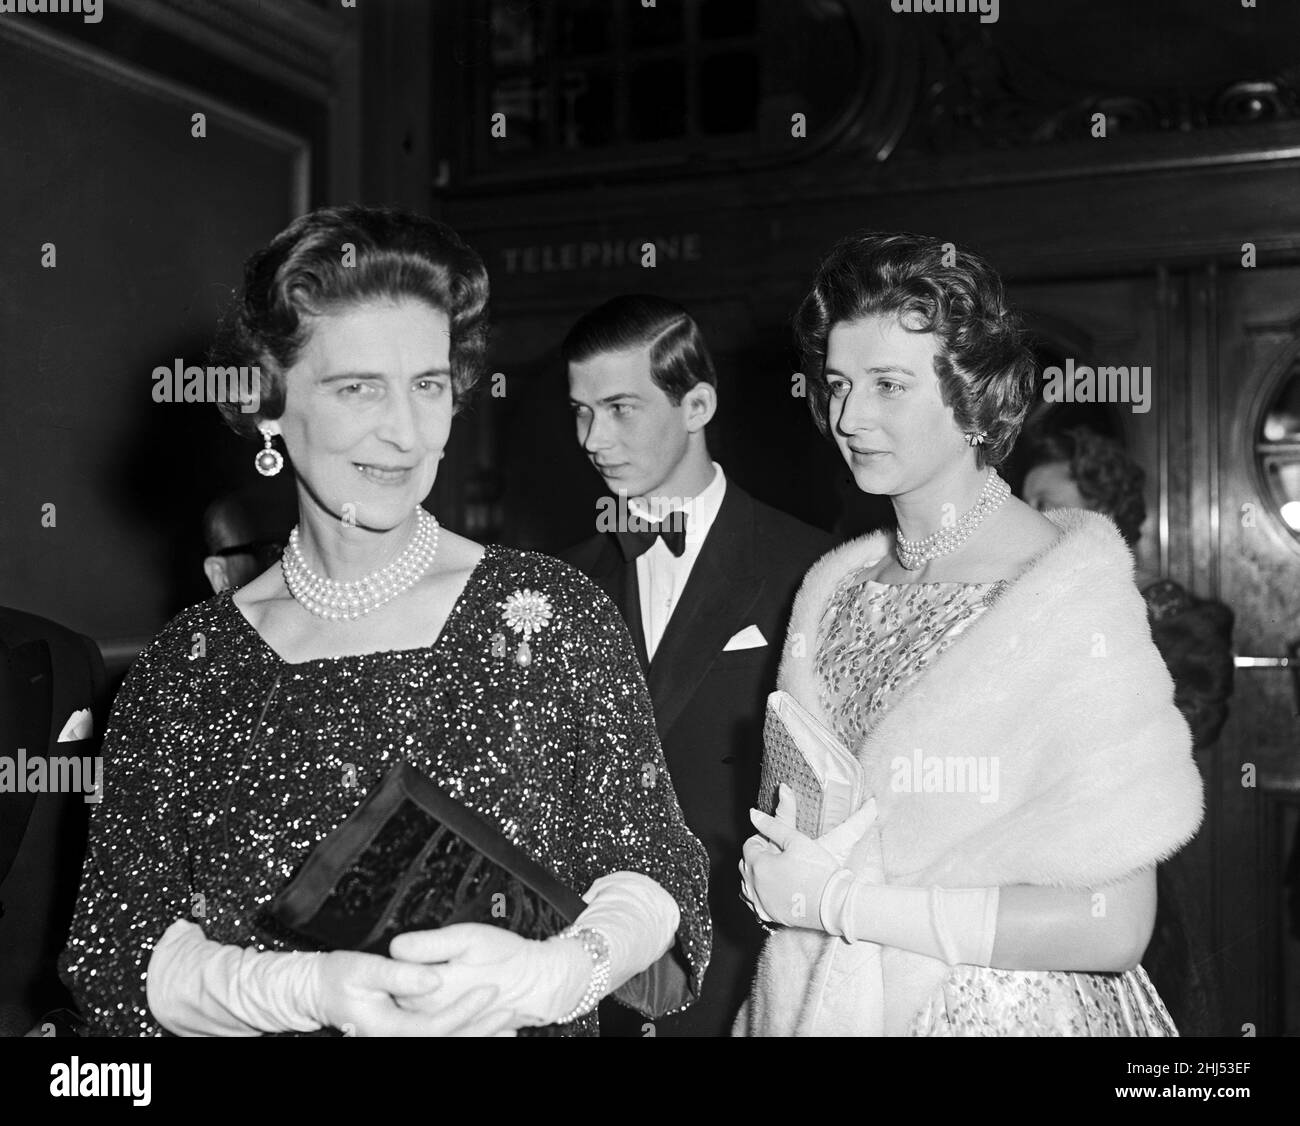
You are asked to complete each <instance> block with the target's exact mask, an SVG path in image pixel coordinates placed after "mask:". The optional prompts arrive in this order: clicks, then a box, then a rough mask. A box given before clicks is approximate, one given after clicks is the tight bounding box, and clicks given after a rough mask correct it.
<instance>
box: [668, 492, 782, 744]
mask: <svg viewBox="0 0 1300 1126" xmlns="http://www.w3.org/2000/svg"><path fill="white" fill-rule="evenodd" d="M756 538H757V537H756V535H755V530H754V508H753V503H752V502H751V501H750V499H749V496H748V494H747V493H744V492H742V491H741V490H740V489H739V488H737V487H736V485H734V484H733V483H731V482H728V483H727V491H726V492H725V493H724V494H723V499H722V507H721V509H720V510H719V512H718V515H717V518H716V519H715V520H714V522H713V527H712V528H710V529H709V534H708V536H707V537H706V538H705V540H704V544H703V546H702V547H701V548H700V554H699V557H698V558H697V559H696V560H695V566H694V567H692V568H691V577H690V578H689V579H688V580H687V582H686V589H685V590H683V591H682V596H681V598H679V599H678V600H677V605H676V606H675V607H674V609H673V613H672V617H671V618H669V620H668V627H667V629H665V630H664V635H663V637H662V639H661V640H660V642H659V647H658V648H657V649H656V650H655V656H654V660H653V661H651V662H650V677H649V683H650V697H651V699H652V700H653V702H654V710H655V721H656V723H657V725H658V727H659V734H660V737H661V738H662V737H663V736H664V735H665V734H666V733H667V731H668V729H669V728H670V727H672V725H673V723H674V721H675V720H676V719H677V717H678V716H679V715H681V713H682V709H683V708H685V707H686V704H687V703H688V702H689V701H690V698H691V696H692V695H694V693H695V690H696V689H697V688H698V687H699V685H700V682H701V681H702V680H703V679H704V677H705V675H706V674H707V673H708V671H709V668H710V666H711V665H712V664H713V662H714V661H715V660H716V659H717V657H718V654H719V653H721V652H722V649H723V647H724V646H725V645H726V644H727V642H728V641H729V640H731V637H732V636H733V635H734V634H735V633H736V632H737V630H740V629H743V628H744V627H745V625H746V624H748V618H749V614H750V611H751V610H752V609H753V607H754V605H755V603H756V602H757V601H758V599H759V595H760V594H761V593H762V590H763V578H762V575H761V573H760V572H759V570H758V568H757V560H758V555H759V553H758V550H757V547H758V545H757V543H756Z"/></svg>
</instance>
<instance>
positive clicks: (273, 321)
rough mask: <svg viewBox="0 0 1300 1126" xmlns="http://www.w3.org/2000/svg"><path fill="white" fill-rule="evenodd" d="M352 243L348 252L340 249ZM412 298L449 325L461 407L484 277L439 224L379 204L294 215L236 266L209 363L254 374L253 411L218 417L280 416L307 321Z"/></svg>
mask: <svg viewBox="0 0 1300 1126" xmlns="http://www.w3.org/2000/svg"><path fill="white" fill-rule="evenodd" d="M348 244H351V248H352V249H349V248H348ZM402 298H414V299H416V300H420V301H424V302H425V303H427V304H428V305H430V306H432V307H433V308H435V309H437V310H439V311H440V312H442V313H445V314H446V316H447V319H448V321H450V324H451V384H452V397H453V402H454V403H455V406H456V410H457V411H459V410H460V409H461V408H462V407H463V406H464V405H465V403H466V402H467V401H468V398H469V396H470V393H471V392H472V391H473V389H474V386H475V384H476V383H477V382H478V380H479V377H480V375H481V373H482V369H483V361H484V354H485V353H486V351H487V336H488V317H487V303H488V277H487V270H486V269H485V268H484V266H483V261H482V259H481V258H479V256H478V254H476V253H475V252H474V250H472V249H471V248H470V247H469V246H467V245H466V244H465V243H464V242H463V241H462V240H461V237H460V236H459V235H458V234H456V232H455V231H453V230H452V229H451V228H450V227H449V226H447V225H446V224H445V223H440V222H438V221H437V220H435V219H429V218H427V217H425V216H423V215H417V214H416V213H415V212H412V211H403V210H398V209H394V208H386V207H363V206H361V205H359V204H348V205H346V206H343V207H322V208H320V209H318V210H316V211H312V212H309V213H308V214H306V215H303V216H301V217H300V218H298V219H295V220H294V221H293V222H292V223H290V224H289V226H287V227H286V228H285V229H284V230H283V231H281V232H280V233H279V234H278V235H276V236H275V238H273V239H272V240H271V242H270V243H269V244H268V245H267V246H265V247H263V248H262V249H261V250H258V251H257V252H256V253H254V254H253V255H252V256H251V257H250V258H249V259H248V261H247V262H245V263H244V286H243V290H242V291H241V293H240V294H239V296H238V297H237V299H236V301H235V303H234V305H233V307H232V308H231V309H230V311H229V313H228V314H227V316H226V318H225V321H224V323H223V325H222V328H221V331H220V332H219V334H218V337H217V343H216V345H215V347H214V349H213V362H214V363H219V364H221V365H232V364H233V365H237V366H252V365H254V364H256V365H257V366H258V367H259V369H260V370H261V376H262V379H261V388H260V390H261V406H260V408H259V410H258V412H257V413H256V414H246V413H244V412H242V411H241V410H240V409H239V404H238V403H222V404H221V413H222V416H223V417H224V418H225V420H226V422H227V423H229V425H230V426H231V428H232V429H233V430H234V431H235V432H236V433H238V434H242V435H245V436H247V437H256V436H257V423H258V421H259V420H261V419H268V418H279V417H280V415H281V414H282V413H283V412H284V394H285V386H284V373H285V372H286V371H287V370H288V369H289V368H291V367H292V366H293V365H294V363H295V362H296V361H297V359H298V356H299V354H300V353H301V351H302V349H303V346H304V345H305V344H306V343H307V339H308V337H309V335H310V332H311V322H310V318H312V317H315V316H320V315H321V314H325V313H331V312H337V311H338V310H340V309H344V308H347V307H348V306H351V305H355V304H357V303H359V302H363V301H368V300H375V299H379V300H390V301H396V300H400V299H402Z"/></svg>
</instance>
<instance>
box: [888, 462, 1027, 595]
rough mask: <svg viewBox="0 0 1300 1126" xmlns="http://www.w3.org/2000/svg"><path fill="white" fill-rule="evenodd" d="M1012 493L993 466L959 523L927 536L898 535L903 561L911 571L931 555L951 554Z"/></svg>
mask: <svg viewBox="0 0 1300 1126" xmlns="http://www.w3.org/2000/svg"><path fill="white" fill-rule="evenodd" d="M1010 495H1011V486H1010V485H1008V484H1007V483H1006V482H1005V481H1004V480H1002V478H1001V477H999V476H998V475H997V473H996V472H994V471H993V470H992V469H990V470H989V475H988V479H987V480H986V481H985V482H984V488H983V489H981V490H980V495H979V499H978V500H977V501H976V502H975V507H974V508H972V509H971V510H970V511H969V512H967V513H966V514H965V515H964V516H962V518H961V519H960V520H958V521H957V522H956V523H955V524H953V525H951V526H949V527H947V528H940V529H939V530H938V531H937V532H935V533H934V534H933V535H930V536H926V537H925V539H923V540H905V539H903V537H902V536H898V537H896V539H895V546H896V548H897V554H898V561H899V563H901V564H902V565H903V567H904V568H906V569H907V570H909V571H917V570H920V569H921V568H922V567H924V566H925V565H926V563H928V562H929V561H930V560H931V559H938V558H939V557H940V556H941V555H948V554H949V553H950V552H954V551H956V550H957V549H958V548H959V547H961V545H962V544H964V543H965V542H966V540H967V539H968V538H969V537H970V534H971V533H972V532H973V531H974V530H975V529H976V528H978V527H979V526H980V524H981V523H982V522H983V521H984V518H985V517H986V516H988V515H989V514H990V513H991V512H996V511H997V510H998V509H999V508H1001V507H1002V504H1003V502H1004V501H1005V500H1006V499H1007V497H1009V496H1010Z"/></svg>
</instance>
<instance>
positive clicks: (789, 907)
mask: <svg viewBox="0 0 1300 1126" xmlns="http://www.w3.org/2000/svg"><path fill="white" fill-rule="evenodd" d="M796 324H797V332H798V335H799V340H800V343H801V345H802V348H803V351H804V353H805V356H806V366H805V369H804V370H805V371H808V372H809V373H811V374H813V376H814V379H813V382H812V388H813V392H814V393H813V394H812V395H811V396H810V402H811V405H812V408H813V413H814V417H815V418H816V420H817V422H818V425H819V426H820V427H821V428H822V430H823V432H824V433H826V434H827V435H828V436H830V437H831V438H832V439H833V440H834V441H835V443H836V445H837V446H838V448H839V450H840V453H841V454H842V456H843V457H844V460H845V462H846V463H847V464H848V466H849V468H850V470H851V471H852V474H853V477H854V480H855V481H856V483H857V485H858V487H859V488H860V489H862V490H863V491H864V492H868V493H875V494H880V495H886V496H888V497H890V498H891V500H892V502H893V507H894V512H895V515H896V517H897V524H898V530H897V534H896V535H892V534H891V535H881V534H877V535H872V536H867V537H865V538H862V539H858V540H854V541H852V542H850V543H848V544H845V545H844V546H842V547H840V548H838V549H836V550H835V551H833V552H831V553H830V554H829V555H827V556H826V557H824V558H823V559H822V560H821V561H820V562H819V563H818V564H817V565H816V566H815V567H814V568H813V569H812V571H810V572H809V574H808V576H807V577H806V578H805V580H804V584H803V588H802V590H801V592H800V594H799V596H798V599H797V601H796V604H795V608H794V613H793V615H792V618H791V624H790V635H789V643H788V645H787V649H786V655H785V657H784V660H783V664H782V669H781V673H780V682H779V683H780V687H781V688H783V689H785V690H786V691H787V692H789V693H790V694H791V695H793V696H794V698H795V700H796V701H797V702H798V703H799V704H801V705H802V706H803V707H804V708H806V709H807V710H808V711H809V712H811V713H812V714H813V716H814V717H815V718H817V719H819V720H820V721H821V722H822V723H823V724H825V725H826V726H827V727H828V728H830V729H831V731H832V732H833V733H834V734H835V735H836V736H837V737H838V738H839V739H840V740H841V741H842V742H843V743H844V744H845V745H846V746H847V747H848V748H850V749H851V750H852V751H853V752H854V754H855V756H856V758H857V761H858V762H859V764H860V765H861V767H862V768H863V771H864V776H865V779H866V791H865V792H866V794H867V795H868V800H867V801H866V803H865V805H864V806H863V807H862V808H861V809H860V810H859V811H858V812H857V813H855V814H854V815H853V816H852V817H850V818H849V820H848V821H846V822H845V823H844V824H842V825H841V826H839V827H837V828H835V829H833V830H832V831H831V832H830V833H829V834H827V835H826V836H825V837H823V838H821V839H819V840H812V839H810V838H809V837H807V836H805V835H803V834H802V833H799V832H798V831H797V830H796V829H795V828H794V815H795V812H796V811H795V808H794V801H793V798H792V796H791V794H790V792H789V791H788V790H785V789H783V791H782V797H781V801H780V804H779V806H778V809H777V816H776V817H768V816H766V815H764V814H762V813H759V812H757V811H755V813H754V815H753V820H754V824H755V827H756V828H757V829H758V834H757V835H756V836H754V837H753V838H751V839H750V840H749V841H748V842H747V843H746V845H745V849H744V859H743V861H742V862H741V863H742V874H743V877H744V880H745V889H746V891H745V894H746V896H747V898H748V899H749V901H750V902H751V905H752V906H753V908H754V910H755V911H756V913H757V914H758V915H759V917H760V918H761V919H762V920H764V921H765V922H768V923H771V924H774V926H775V928H776V929H775V932H774V933H773V934H772V935H771V937H770V938H769V939H768V941H767V944H766V946H765V949H764V952H763V955H762V958H761V960H760V964H759V972H758V976H757V978H756V981H755V985H754V988H753V991H752V995H751V998H750V1001H749V1002H748V1004H747V1006H746V1009H745V1010H744V1011H742V1013H741V1016H740V1018H739V1020H738V1023H737V1031H738V1032H740V1033H748V1034H754V1035H791V1034H795V1035H798V1034H809V1035H815V1034H837V1033H838V1034H846V1033H847V1034H880V1033H884V1034H888V1035H907V1034H911V1035H1011V1034H1020V1035H1047V1034H1062V1035H1169V1034H1174V1033H1175V1030H1174V1028H1173V1025H1172V1023H1171V1022H1170V1020H1169V1017H1168V1013H1167V1012H1166V1010H1165V1008H1164V1006H1163V1004H1162V1003H1161V1001H1160V999H1159V997H1158V996H1157V995H1156V994H1155V992H1154V990H1153V989H1152V988H1151V985H1150V982H1149V981H1148V979H1147V977H1146V975H1145V974H1144V973H1143V971H1142V970H1141V968H1140V967H1139V966H1138V963H1139V960H1140V959H1141V957H1142V952H1143V950H1144V948H1145V946H1146V943H1147V940H1148V938H1149V936H1150V933H1151V925H1152V917H1153V914H1154V910H1155V873H1154V868H1155V864H1156V862H1157V861H1158V860H1161V859H1163V858H1165V857H1167V856H1169V855H1170V854H1171V853H1173V852H1175V851H1176V850H1177V849H1178V848H1180V847H1181V846H1182V845H1183V844H1184V843H1185V842H1186V841H1187V840H1188V839H1189V838H1190V836H1191V835H1192V834H1193V833H1194V832H1195V830H1196V827H1197V825H1198V824H1199V821H1200V816H1201V785H1200V779H1199V776H1198V775H1197V772H1196V769H1195V766H1194V765H1193V763H1192V759H1191V754H1190V742H1189V739H1188V732H1187V726H1186V724H1185V723H1184V722H1183V720H1182V718H1181V717H1180V715H1179V713H1178V711H1177V709H1176V708H1175V707H1174V705H1173V695H1172V687H1171V684H1170V680H1169V675H1168V673H1167V672H1166V671H1165V668H1164V666H1163V664H1162V662H1161V660H1160V656H1159V654H1158V653H1157V652H1156V650H1155V647H1154V646H1153V645H1152V643H1151V638H1150V633H1149V631H1148V629H1147V624H1146V615H1145V611H1144V606H1143V602H1142V598H1141V596H1140V595H1139V593H1138V591H1137V589H1136V587H1135V586H1134V584H1133V578H1132V561H1131V558H1130V556H1129V553H1128V550H1127V548H1126V546H1125V544H1124V541H1123V540H1122V539H1121V537H1120V536H1119V534H1118V533H1117V532H1116V530H1115V527H1114V525H1113V524H1112V523H1111V522H1110V521H1108V520H1107V519H1106V518H1104V517H1102V516H1099V515H1097V514H1094V513H1087V512H1079V511H1073V510H1070V511H1065V512H1059V513H1051V514H1049V515H1047V516H1044V515H1040V514H1039V513H1037V512H1035V511H1034V510H1033V509H1031V508H1029V507H1028V506H1026V505H1024V504H1022V503H1020V502H1019V501H1017V500H1014V499H1013V498H1011V497H1010V493H1009V490H1008V488H1007V486H1006V484H1005V483H1004V482H1003V481H1002V480H1001V478H1000V477H998V475H997V473H996V469H995V467H996V466H997V464H998V463H999V462H1000V461H1001V460H1002V459H1003V458H1004V457H1005V456H1006V454H1007V453H1008V451H1009V450H1010V448H1011V446H1012V444H1013V442H1014V441H1015V438H1016V434H1017V432H1018V430H1019V428H1020V425H1021V423H1022V421H1023V419H1024V416H1025V413H1026V409H1027V407H1028V403H1029V397H1030V395H1031V394H1032V393H1033V367H1032V362H1031V359H1030V356H1029V354H1028V352H1027V350H1026V349H1025V347H1024V345H1023V343H1022V340H1021V334H1020V330H1019V328H1018V326H1017V324H1016V321H1015V319H1014V318H1013V317H1012V316H1011V314H1010V313H1009V311H1008V310H1007V307H1006V304H1005V299H1004V295H1003V290H1002V285H1001V282H1000V280H999V279H998V277H997V276H996V274H994V273H993V271H992V270H991V269H990V268H989V267H988V266H987V265H986V264H985V263H984V262H983V261H981V260H980V259H979V258H977V257H975V256H974V255H971V254H968V253H964V252H957V253H955V254H951V253H950V252H949V249H948V248H946V247H945V245H944V244H943V243H941V242H940V241H939V240H937V239H931V238H925V237H920V236H915V235H876V234H868V235H860V236H856V237H853V238H849V239H847V240H845V241H844V242H842V243H840V244H839V245H838V246H837V247H835V249H834V250H833V251H832V252H831V254H830V256H829V257H828V258H827V259H826V260H825V262H823V264H822V266H821V268H820V269H819V271H818V274H817V276H816V279H815V280H814V282H813V287H812V291H811V292H810V294H809V295H808V297H807V299H806V300H805V301H804V303H803V305H802V307H801V309H800V312H799V315H798V318H797V322H796Z"/></svg>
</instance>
